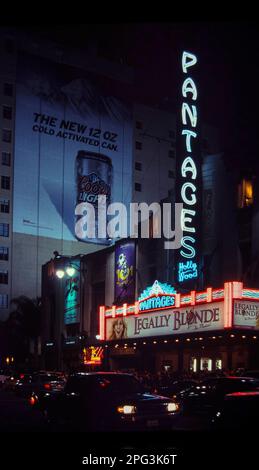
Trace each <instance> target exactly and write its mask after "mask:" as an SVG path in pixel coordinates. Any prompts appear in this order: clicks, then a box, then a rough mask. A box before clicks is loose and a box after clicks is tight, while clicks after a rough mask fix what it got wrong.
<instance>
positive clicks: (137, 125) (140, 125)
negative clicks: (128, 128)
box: [136, 121, 143, 129]
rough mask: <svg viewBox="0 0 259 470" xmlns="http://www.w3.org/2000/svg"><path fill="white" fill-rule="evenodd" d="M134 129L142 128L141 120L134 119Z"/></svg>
mask: <svg viewBox="0 0 259 470" xmlns="http://www.w3.org/2000/svg"><path fill="white" fill-rule="evenodd" d="M136 129H143V123H142V122H141V121H136Z"/></svg>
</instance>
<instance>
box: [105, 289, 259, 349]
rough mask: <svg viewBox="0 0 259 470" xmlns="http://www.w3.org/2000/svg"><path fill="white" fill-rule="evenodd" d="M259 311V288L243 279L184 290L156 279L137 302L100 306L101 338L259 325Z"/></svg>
mask: <svg viewBox="0 0 259 470" xmlns="http://www.w3.org/2000/svg"><path fill="white" fill-rule="evenodd" d="M168 299H169V300H168ZM143 302H144V305H142V303H143ZM159 306H160V308H159ZM258 312H259V290H256V289H248V288H244V287H243V284H242V283H241V282H236V281H234V282H225V284H224V287H223V288H222V289H213V288H211V287H208V288H207V289H206V290H205V291H202V292H196V291H194V290H193V291H191V292H190V293H188V294H180V293H177V292H175V291H174V289H173V287H172V286H169V285H167V284H162V283H160V282H158V281H155V282H154V284H153V285H152V286H151V287H149V288H147V289H145V291H144V292H143V293H142V294H141V295H140V297H139V299H138V300H137V301H136V302H135V303H134V304H131V305H128V304H126V303H124V304H123V305H122V306H118V307H116V306H115V305H114V306H113V307H108V308H107V307H104V306H102V307H100V323H99V325H100V330H99V331H100V339H101V340H105V341H110V340H115V341H118V340H124V341H125V339H126V338H129V339H138V338H147V337H156V336H165V335H179V334H191V333H205V332H206V331H211V332H212V331H218V330H222V331H223V330H230V329H231V328H240V329H242V328H253V329H256V328H257V329H258V328H259V323H258V322H259V320H258V318H259V317H258V315H259V313H258Z"/></svg>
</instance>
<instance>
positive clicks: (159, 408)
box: [42, 372, 179, 431]
mask: <svg viewBox="0 0 259 470" xmlns="http://www.w3.org/2000/svg"><path fill="white" fill-rule="evenodd" d="M42 402H43V406H42V407H43V409H44V414H45V416H46V419H47V421H48V423H50V424H52V425H53V424H54V425H55V426H57V425H58V424H60V425H62V426H66V428H67V429H70V430H71V429H73V430H75V429H76V430H80V431H89V430H91V431H111V430H113V431H114V430H123V431H128V430H143V429H145V430H150V429H170V428H171V427H172V426H173V423H174V419H175V417H176V416H177V415H178V413H179V406H178V404H177V403H175V402H172V401H171V400H170V399H169V398H166V397H161V396H159V395H154V394H151V393H149V392H146V391H145V389H144V388H143V386H142V385H141V384H140V382H139V381H138V380H137V379H136V378H135V377H134V376H133V375H131V374H124V373H117V372H90V373H82V372H81V373H75V374H73V375H71V376H70V377H69V378H68V380H67V383H66V385H65V387H64V390H63V391H62V392H61V393H59V394H56V395H52V396H51V395H47V394H45V396H44V397H43V399H42Z"/></svg>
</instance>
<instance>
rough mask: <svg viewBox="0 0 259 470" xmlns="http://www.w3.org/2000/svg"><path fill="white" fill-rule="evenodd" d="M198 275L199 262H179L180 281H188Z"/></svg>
mask: <svg viewBox="0 0 259 470" xmlns="http://www.w3.org/2000/svg"><path fill="white" fill-rule="evenodd" d="M197 277H198V268H197V263H194V262H193V261H187V262H186V263H179V265H178V281H179V282H183V281H188V280H189V279H195V278H197Z"/></svg>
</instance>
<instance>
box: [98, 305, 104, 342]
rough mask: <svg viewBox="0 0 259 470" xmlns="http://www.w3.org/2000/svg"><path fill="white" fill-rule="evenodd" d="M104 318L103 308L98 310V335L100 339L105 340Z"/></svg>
mask: <svg viewBox="0 0 259 470" xmlns="http://www.w3.org/2000/svg"><path fill="white" fill-rule="evenodd" d="M104 316H105V307H100V310H99V335H100V339H105V334H104V333H105V330H104V328H105V321H104Z"/></svg>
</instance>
